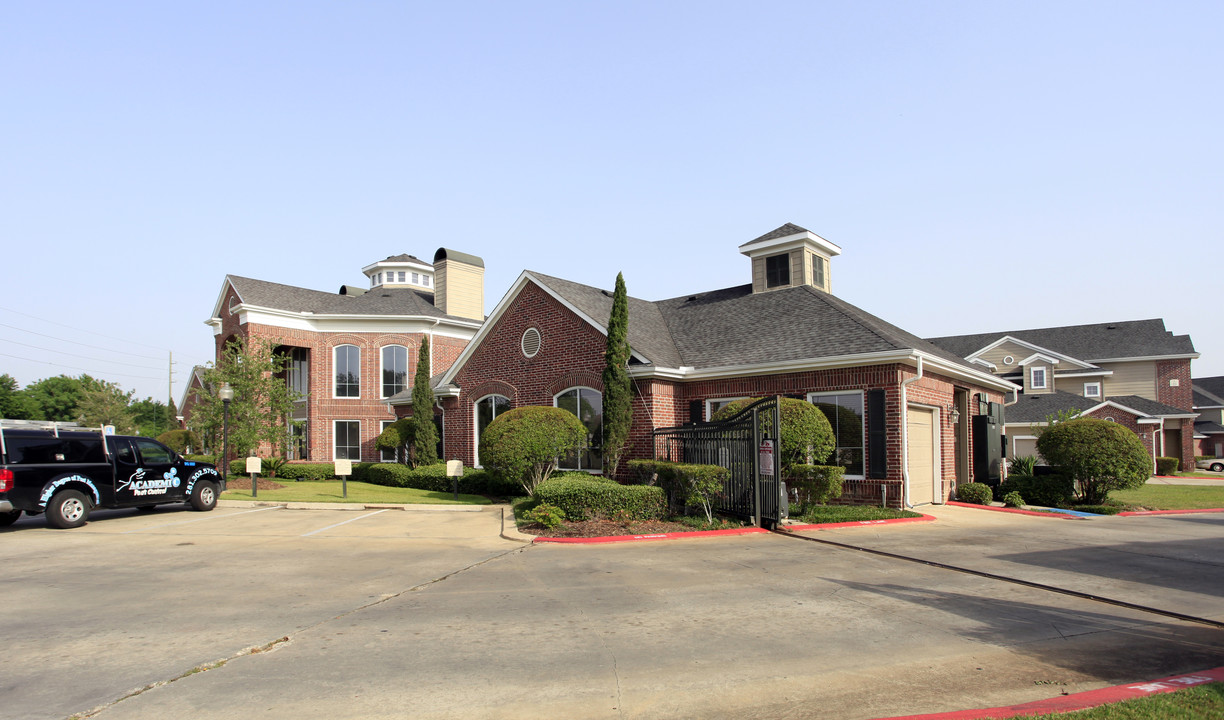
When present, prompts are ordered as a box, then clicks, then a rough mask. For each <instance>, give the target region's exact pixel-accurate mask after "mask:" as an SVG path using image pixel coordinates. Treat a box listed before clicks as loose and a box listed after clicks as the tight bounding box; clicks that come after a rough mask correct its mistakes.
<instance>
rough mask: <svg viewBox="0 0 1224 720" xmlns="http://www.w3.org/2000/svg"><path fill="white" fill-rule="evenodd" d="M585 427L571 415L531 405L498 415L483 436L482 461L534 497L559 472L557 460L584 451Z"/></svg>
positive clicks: (481, 443)
mask: <svg viewBox="0 0 1224 720" xmlns="http://www.w3.org/2000/svg"><path fill="white" fill-rule="evenodd" d="M586 439H587V429H586V426H585V425H583V424H582V421H581V420H579V419H578V416H576V415H574V414H573V413H571V412H568V411H565V410H562V409H561V408H555V407H544V406H538V405H530V406H526V407H518V408H514V409H512V410H507V411H506V412H504V413H502V414H501V415H498V416H497V418H496V419H494V420H493V422H491V423H489V426H488V427H487V428H485V431H484V433H483V434H482V435H481V436H480V459H481V461H482V463H483V464H484V465H485V466H487V467H491V468H493V469H494V470H495V471H496V472H497V473H498V474H500V475H501V476H502V477H504V478H506V479H507V480H511V481H514V482H518V483H521V484H522V487H523V489H524V490H526V491H527V494H528V495H532V496H534V495H535V490H536V488H537V487H539V486H540V484H541V483H543V482H544V481H546V480H548V477H549V476H550V475H552V472H553V471H554V470H556V468H557V458H559V457H563V456H564V455H566V454H568V453H570V452H574V451H576V450H579V449H581V448H582V446H583V444H584V443H585V442H586Z"/></svg>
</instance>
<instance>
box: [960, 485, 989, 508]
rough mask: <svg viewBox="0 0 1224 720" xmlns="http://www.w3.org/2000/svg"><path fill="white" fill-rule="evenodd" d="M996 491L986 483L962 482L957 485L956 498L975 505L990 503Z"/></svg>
mask: <svg viewBox="0 0 1224 720" xmlns="http://www.w3.org/2000/svg"><path fill="white" fill-rule="evenodd" d="M993 498H994V492H993V491H992V490H991V489H990V486H989V485H986V484H984V483H962V484H960V485H957V486H956V499H957V500H960V501H961V502H966V503H973V504H975V505H989V504H990V501H991V500H992V499H993Z"/></svg>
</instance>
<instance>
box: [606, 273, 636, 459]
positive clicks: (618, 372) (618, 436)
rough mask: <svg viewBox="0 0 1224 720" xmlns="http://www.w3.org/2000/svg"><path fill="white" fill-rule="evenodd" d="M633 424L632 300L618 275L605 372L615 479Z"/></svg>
mask: <svg viewBox="0 0 1224 720" xmlns="http://www.w3.org/2000/svg"><path fill="white" fill-rule="evenodd" d="M632 424H633V387H632V385H631V384H630V382H629V298H628V295H627V294H626V293H625V278H624V276H623V274H621V273H617V274H616V290H615V291H614V292H613V293H612V314H611V315H610V316H609V317H608V345H607V349H606V350H605V351H604V370H603V457H604V472H606V473H607V475H608V476H609V477H615V475H616V469H617V467H618V466H619V465H620V459H621V455H622V454H623V453H624V451H625V445H626V443H627V441H628V440H629V428H630V426H631V425H632Z"/></svg>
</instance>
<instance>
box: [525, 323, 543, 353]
mask: <svg viewBox="0 0 1224 720" xmlns="http://www.w3.org/2000/svg"><path fill="white" fill-rule="evenodd" d="M521 345H522V348H523V355H524V356H526V357H529V358H533V357H535V356H536V353H538V352H540V331H539V330H536V329H535V328H527V332H524V333H523V340H522V342H521Z"/></svg>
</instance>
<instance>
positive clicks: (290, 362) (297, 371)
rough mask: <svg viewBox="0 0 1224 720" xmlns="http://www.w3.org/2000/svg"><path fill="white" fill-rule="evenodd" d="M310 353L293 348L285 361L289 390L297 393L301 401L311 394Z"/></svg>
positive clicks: (304, 349)
mask: <svg viewBox="0 0 1224 720" xmlns="http://www.w3.org/2000/svg"><path fill="white" fill-rule="evenodd" d="M309 358H310V351H309V350H307V349H306V348H297V347H295V348H291V349H290V350H289V356H288V357H287V358H286V360H285V377H286V379H287V381H288V383H289V390H290V391H292V392H294V393H297V395H298V399H299V400H304V399H305V398H306V396H307V395H309V394H310V361H309Z"/></svg>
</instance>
